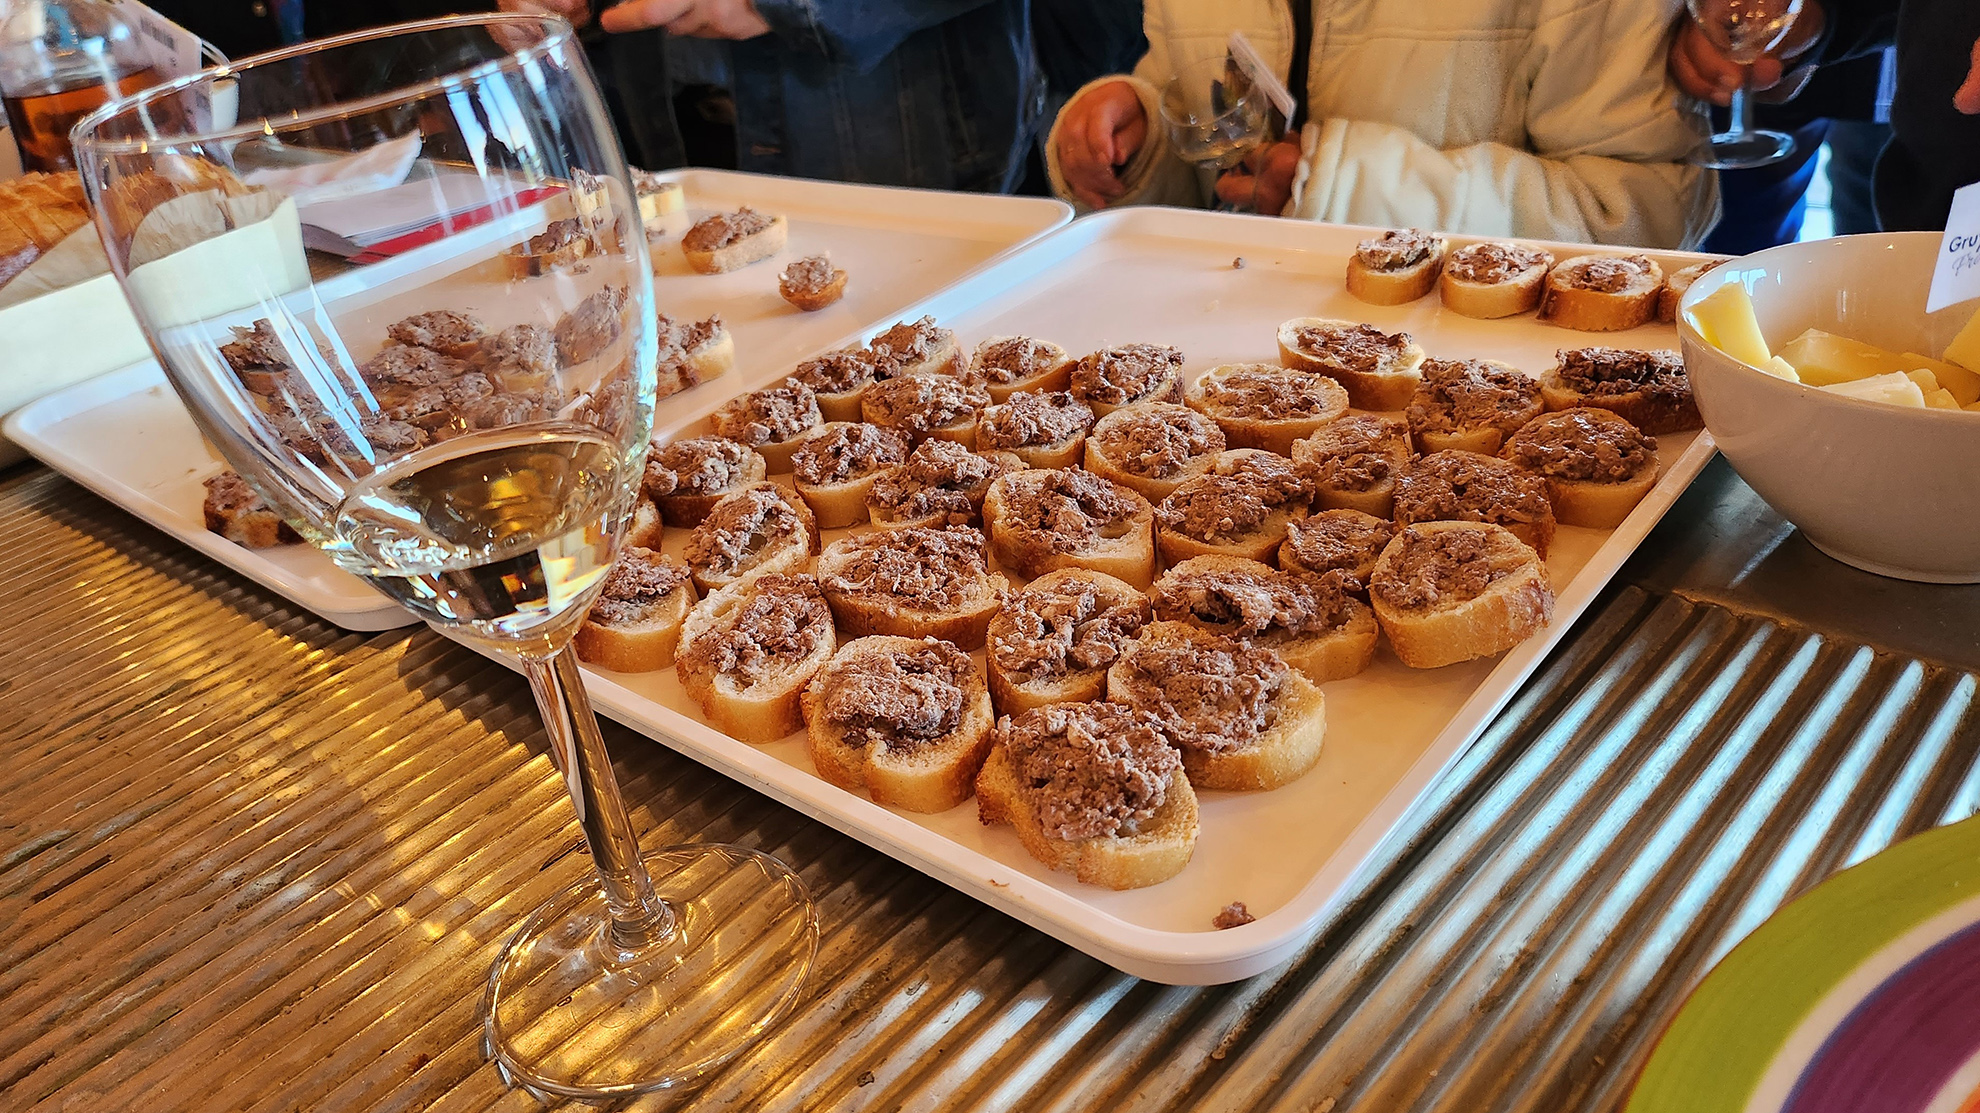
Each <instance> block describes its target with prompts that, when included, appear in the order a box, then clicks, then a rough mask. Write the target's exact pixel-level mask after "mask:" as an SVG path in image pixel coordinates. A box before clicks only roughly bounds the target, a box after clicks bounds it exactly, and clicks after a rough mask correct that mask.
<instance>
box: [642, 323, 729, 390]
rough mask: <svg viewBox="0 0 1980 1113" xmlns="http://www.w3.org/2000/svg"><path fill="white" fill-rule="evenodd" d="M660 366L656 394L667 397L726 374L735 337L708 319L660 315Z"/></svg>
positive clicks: (720, 325)
mask: <svg viewBox="0 0 1980 1113" xmlns="http://www.w3.org/2000/svg"><path fill="white" fill-rule="evenodd" d="M656 331H657V332H658V333H659V337H660V364H659V368H658V371H657V373H656V375H655V378H656V379H657V380H658V384H659V385H658V388H657V389H656V390H655V394H656V395H657V396H658V397H661V398H666V397H669V396H670V395H674V394H679V393H680V392H681V391H683V390H686V389H687V388H688V387H691V386H697V385H699V384H701V383H705V382H707V381H708V380H710V379H715V378H720V377H721V376H723V375H726V374H728V373H729V372H730V371H731V370H733V369H734V368H735V366H736V338H735V337H734V336H731V335H730V334H729V330H728V329H727V328H725V327H723V325H722V319H721V318H720V317H714V316H711V317H709V318H707V319H706V320H701V321H695V322H680V321H675V320H674V319H673V318H672V317H669V316H667V315H666V314H665V313H662V314H659V319H658V328H657V329H656Z"/></svg>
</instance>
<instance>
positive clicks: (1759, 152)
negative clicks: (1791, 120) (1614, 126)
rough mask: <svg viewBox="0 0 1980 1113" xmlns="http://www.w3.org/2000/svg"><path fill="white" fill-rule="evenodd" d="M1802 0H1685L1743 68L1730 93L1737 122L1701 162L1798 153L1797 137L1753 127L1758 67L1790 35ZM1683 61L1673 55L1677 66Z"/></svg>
mask: <svg viewBox="0 0 1980 1113" xmlns="http://www.w3.org/2000/svg"><path fill="white" fill-rule="evenodd" d="M1802 2H1803V0H1686V5H1685V6H1686V7H1687V8H1689V9H1690V12H1691V17H1692V20H1693V22H1694V26H1695V28H1696V29H1697V32H1698V33H1699V34H1700V35H1702V36H1703V38H1704V39H1705V40H1706V42H1708V43H1709V44H1710V45H1711V46H1712V47H1714V48H1715V49H1716V50H1717V51H1718V52H1720V53H1721V54H1723V55H1724V56H1725V58H1726V59H1727V60H1729V61H1730V62H1732V63H1733V64H1734V65H1736V66H1738V67H1740V70H1741V80H1740V83H1739V85H1738V87H1737V88H1735V89H1734V90H1733V92H1732V94H1731V97H1730V103H1729V108H1730V109H1731V112H1732V126H1731V127H1730V128H1729V129H1728V130H1726V131H1724V132H1720V133H1718V134H1716V135H1714V136H1712V139H1711V145H1710V147H1709V148H1708V150H1707V151H1706V152H1704V153H1703V154H1702V155H1701V156H1700V157H1699V158H1697V159H1696V160H1694V161H1696V162H1697V163H1698V164H1699V165H1701V166H1708V167H1711V168H1713V169H1715V170H1740V169H1747V168H1751V167H1755V166H1766V165H1768V164H1769V163H1774V162H1779V161H1780V160H1781V159H1784V158H1786V157H1787V156H1788V155H1790V154H1792V153H1793V152H1794V139H1793V137H1791V136H1788V135H1784V134H1782V133H1780V132H1777V131H1763V130H1759V129H1757V128H1755V127H1754V126H1753V99H1752V92H1753V89H1752V86H1753V68H1754V66H1755V64H1756V63H1758V62H1760V61H1761V60H1762V59H1763V58H1766V57H1767V56H1768V54H1769V52H1770V51H1773V50H1775V49H1777V48H1778V47H1779V46H1780V45H1781V44H1782V42H1783V41H1784V40H1786V39H1787V37H1788V34H1789V32H1790V30H1792V29H1793V28H1794V26H1795V21H1796V18H1797V17H1798V16H1799V15H1800V14H1801V9H1802ZM1677 64H1678V60H1677V58H1675V57H1674V59H1673V65H1674V67H1675V66H1676V65H1677Z"/></svg>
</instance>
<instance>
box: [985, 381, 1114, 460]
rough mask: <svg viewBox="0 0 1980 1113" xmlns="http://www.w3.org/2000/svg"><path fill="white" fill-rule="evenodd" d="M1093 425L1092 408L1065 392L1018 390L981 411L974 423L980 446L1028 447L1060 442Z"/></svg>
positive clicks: (1078, 435) (1079, 433) (1079, 434)
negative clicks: (1008, 398) (1006, 399)
mask: <svg viewBox="0 0 1980 1113" xmlns="http://www.w3.org/2000/svg"><path fill="white" fill-rule="evenodd" d="M1091 428H1093V410H1092V409H1091V408H1090V407H1088V406H1087V404H1086V403H1084V402H1082V401H1080V400H1079V399H1077V398H1074V397H1073V396H1072V395H1071V394H1070V393H1069V392H1067V391H1063V390H1055V391H1044V392H1040V391H1020V392H1019V393H1017V394H1013V395H1011V397H1010V400H1009V401H1006V402H1004V403H1002V404H1001V405H996V406H991V407H989V408H988V409H985V410H984V411H983V418H982V421H981V423H980V424H978V425H977V427H976V439H977V441H978V447H981V448H1029V447H1034V446H1040V445H1054V444H1064V443H1066V442H1067V441H1069V440H1072V439H1073V438H1074V437H1080V436H1085V435H1086V431H1087V430H1088V429H1091Z"/></svg>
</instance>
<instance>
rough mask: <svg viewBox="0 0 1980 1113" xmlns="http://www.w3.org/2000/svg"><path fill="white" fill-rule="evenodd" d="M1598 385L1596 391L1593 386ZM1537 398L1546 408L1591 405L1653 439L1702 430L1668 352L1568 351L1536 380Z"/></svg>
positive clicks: (1676, 358) (1685, 381)
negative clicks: (1686, 431) (1623, 419)
mask: <svg viewBox="0 0 1980 1113" xmlns="http://www.w3.org/2000/svg"><path fill="white" fill-rule="evenodd" d="M1598 386H1599V391H1598V390H1597V387H1598ZM1540 399H1541V401H1543V402H1545V403H1546V404H1547V408H1548V409H1550V410H1571V409H1574V408H1575V407H1576V406H1593V407H1595V408H1596V409H1598V410H1608V411H1609V412H1610V413H1613V414H1615V415H1617V416H1618V417H1622V418H1626V419H1628V421H1629V423H1630V424H1631V425H1634V426H1636V427H1637V428H1638V429H1641V430H1643V431H1644V432H1645V433H1649V434H1651V435H1653V436H1662V435H1664V434H1665V433H1682V432H1684V431H1685V430H1688V429H1698V428H1702V427H1703V426H1704V424H1705V419H1704V418H1702V417H1700V416H1699V414H1698V400H1697V399H1696V398H1694V397H1693V396H1692V393H1691V376H1690V375H1689V374H1687V373H1686V371H1685V366H1684V357H1683V356H1681V355H1679V354H1678V353H1677V352H1674V351H1671V350H1669V349H1664V350H1661V351H1652V352H1640V351H1634V350H1631V349H1627V348H1573V349H1568V350H1563V351H1562V352H1561V353H1560V362H1559V363H1558V364H1556V365H1555V366H1554V368H1553V369H1552V370H1550V371H1548V372H1547V373H1546V374H1544V375H1542V376H1540Z"/></svg>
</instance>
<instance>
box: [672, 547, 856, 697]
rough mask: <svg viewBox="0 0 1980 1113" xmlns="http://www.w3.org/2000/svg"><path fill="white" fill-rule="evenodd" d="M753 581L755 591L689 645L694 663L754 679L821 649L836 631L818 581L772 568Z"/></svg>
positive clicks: (743, 679) (770, 676) (745, 681)
mask: <svg viewBox="0 0 1980 1113" xmlns="http://www.w3.org/2000/svg"><path fill="white" fill-rule="evenodd" d="M752 582H753V583H754V585H755V588H756V591H755V594H753V595H751V596H750V597H749V600H748V601H747V602H745V603H744V604H743V605H742V606H740V607H738V608H736V610H735V611H733V612H732V613H731V614H730V615H728V616H727V618H726V621H725V622H724V623H723V624H722V625H720V626H718V627H715V628H712V629H710V630H709V631H708V632H707V633H705V634H703V635H702V636H700V637H697V638H696V639H695V640H694V644H693V645H691V646H689V647H688V648H687V650H686V652H685V653H684V654H683V656H684V657H685V658H686V659H687V661H688V664H689V667H695V666H701V667H705V668H707V669H708V670H709V671H711V672H713V673H715V674H716V675H718V676H732V677H734V678H736V679H737V680H740V681H741V682H742V683H743V684H744V685H749V684H755V683H758V682H760V681H763V680H769V679H774V678H775V677H776V676H777V675H778V674H779V673H780V672H782V671H783V670H785V669H787V668H789V667H790V666H791V665H792V664H795V663H796V662H798V661H802V660H804V659H805V658H806V657H809V656H810V655H812V654H813V653H816V652H817V651H818V649H819V647H820V646H822V645H824V644H825V641H826V639H828V638H830V637H831V636H832V608H831V607H829V606H827V605H826V603H825V596H824V595H823V594H822V593H821V592H820V591H819V590H818V581H817V580H814V579H812V578H811V577H810V576H787V575H784V574H782V573H776V572H772V573H766V574H765V575H762V576H759V577H757V578H756V579H755V580H754V581H752Z"/></svg>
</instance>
